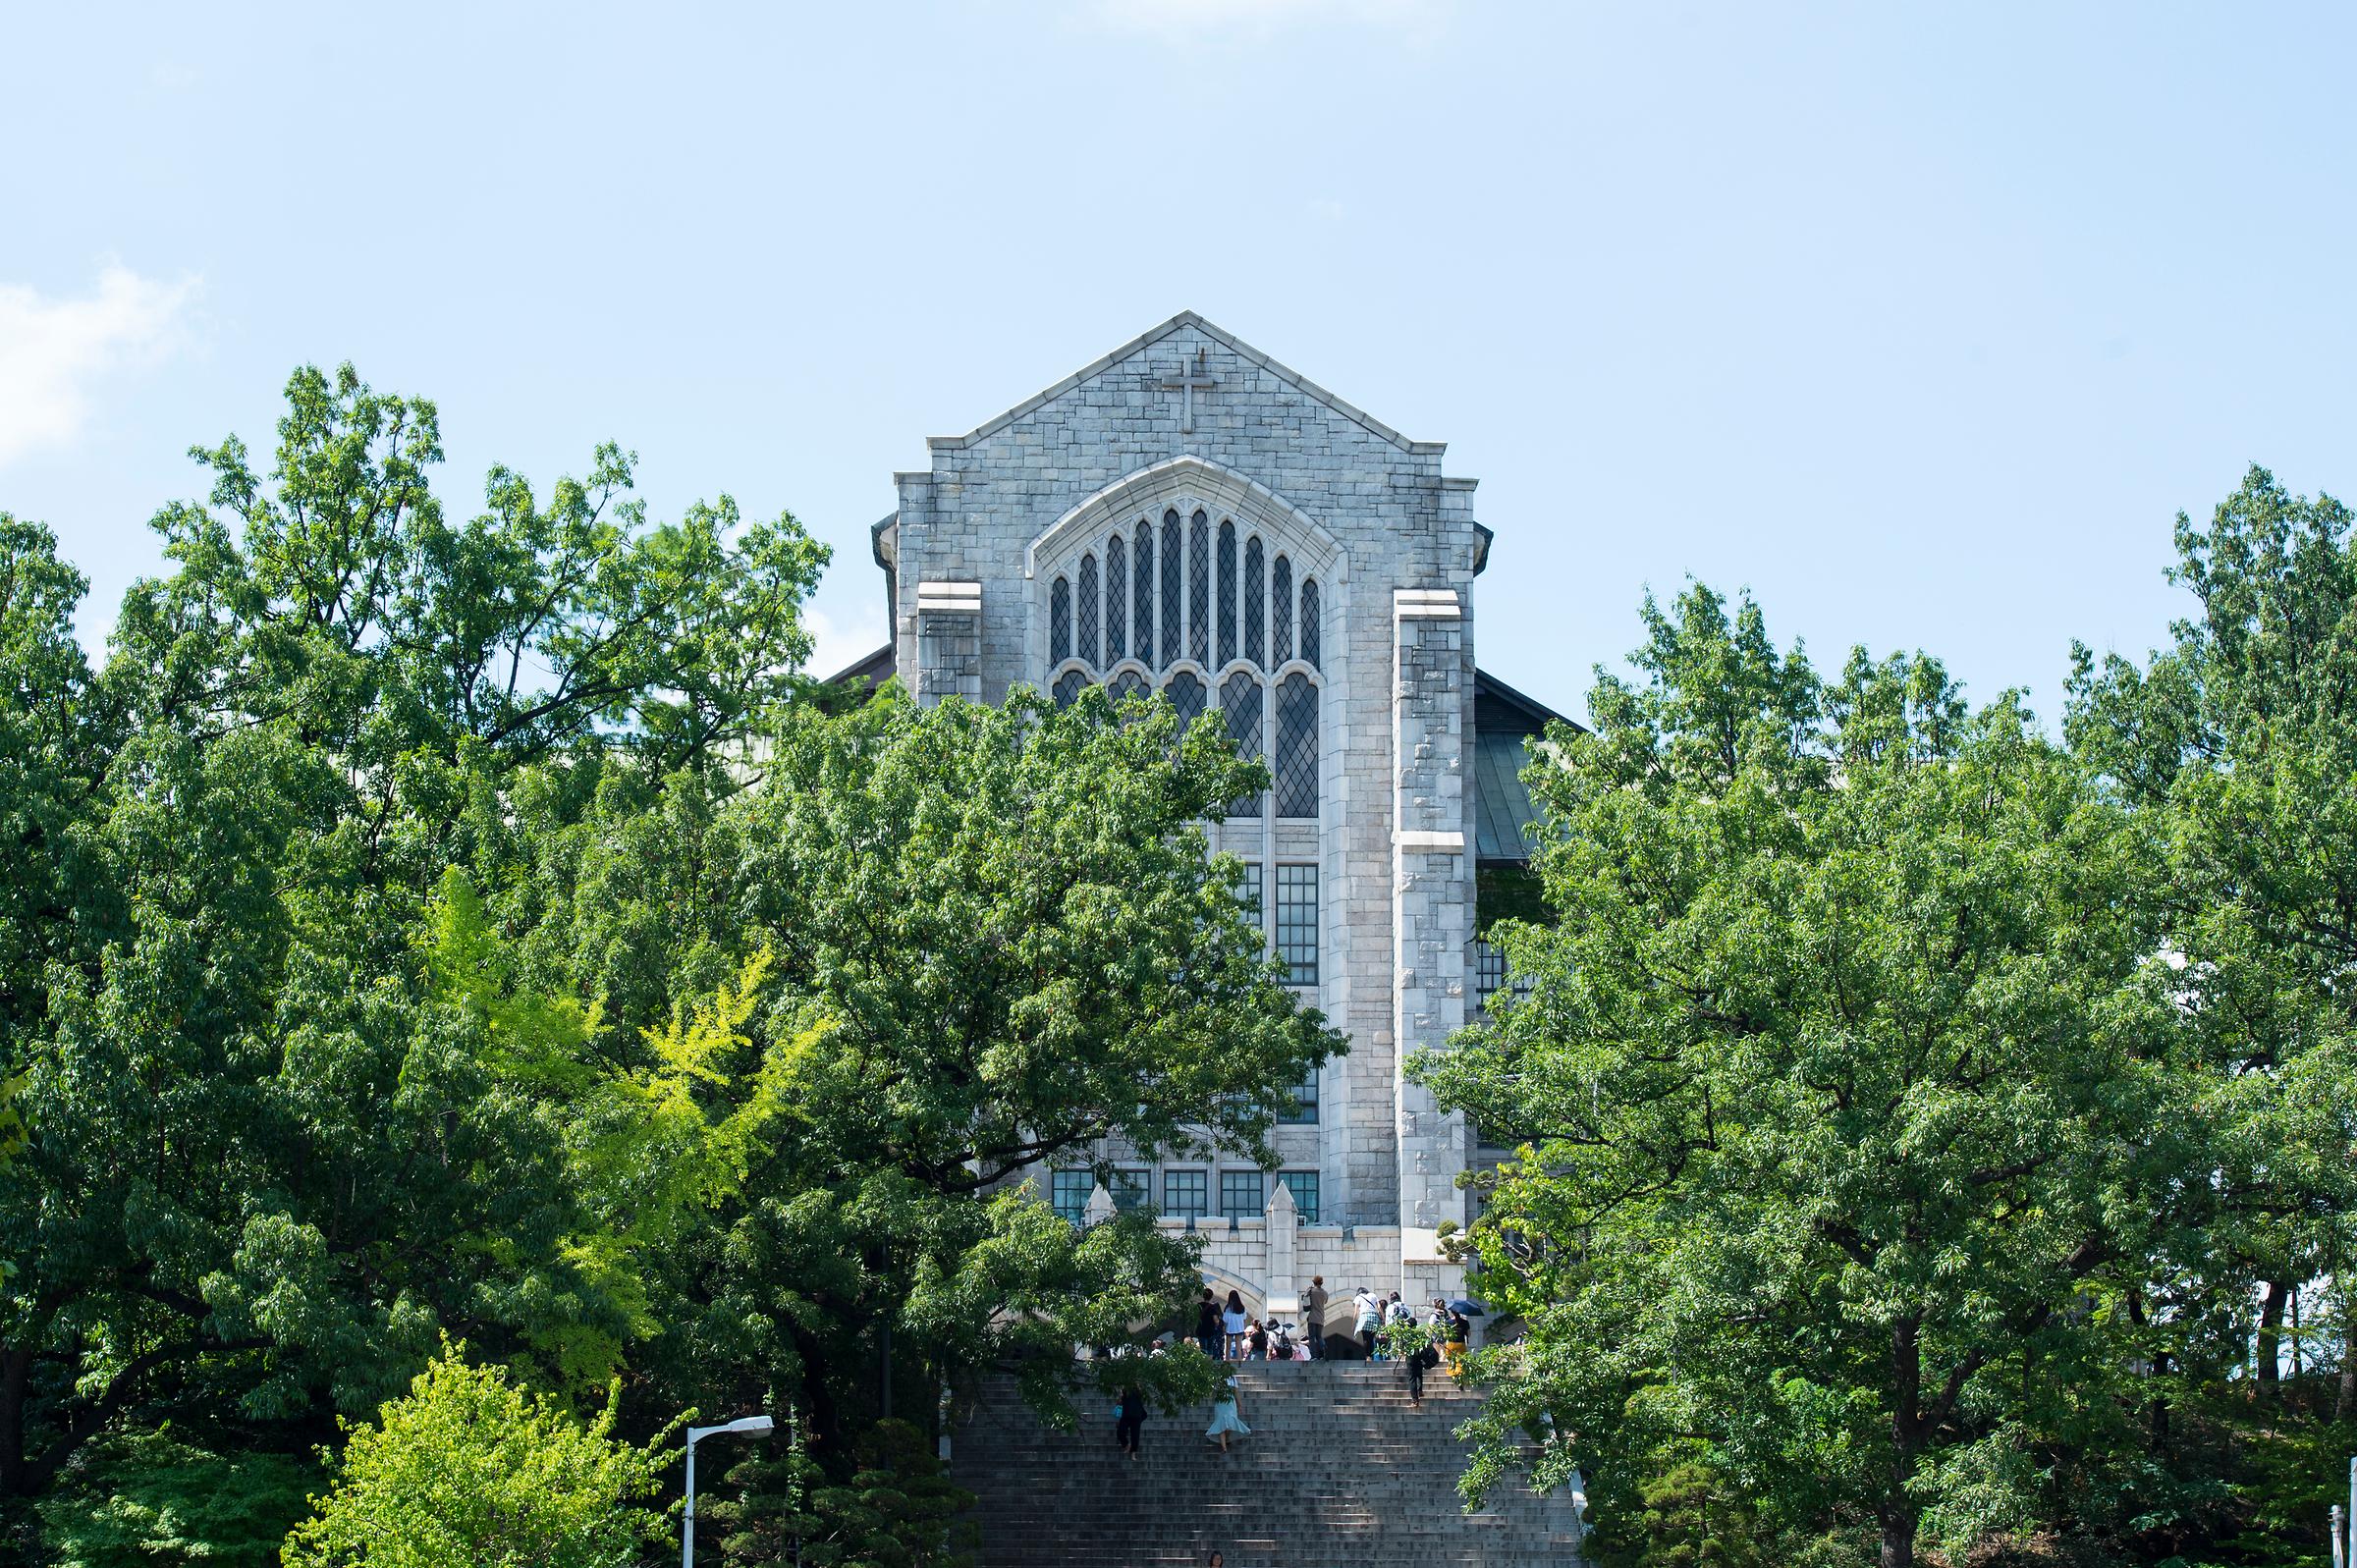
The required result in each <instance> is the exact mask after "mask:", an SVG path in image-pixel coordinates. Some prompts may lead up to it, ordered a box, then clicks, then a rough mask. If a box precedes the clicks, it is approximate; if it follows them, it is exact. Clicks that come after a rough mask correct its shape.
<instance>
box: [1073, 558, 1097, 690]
mask: <svg viewBox="0 0 2357 1568" xmlns="http://www.w3.org/2000/svg"><path fill="white" fill-rule="evenodd" d="M1074 624H1075V625H1076V626H1077V627H1078V629H1079V633H1080V662H1081V663H1082V664H1089V665H1093V664H1095V663H1096V662H1097V653H1098V649H1097V558H1096V557H1095V556H1094V555H1085V556H1082V557H1081V558H1080V613H1079V615H1078V616H1077V617H1075V618H1074Z"/></svg>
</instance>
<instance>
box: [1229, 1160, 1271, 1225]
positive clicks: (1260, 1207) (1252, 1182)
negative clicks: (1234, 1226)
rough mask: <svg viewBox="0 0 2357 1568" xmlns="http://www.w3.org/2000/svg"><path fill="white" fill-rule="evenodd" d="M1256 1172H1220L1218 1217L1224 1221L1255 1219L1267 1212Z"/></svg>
mask: <svg viewBox="0 0 2357 1568" xmlns="http://www.w3.org/2000/svg"><path fill="white" fill-rule="evenodd" d="M1267 1208H1268V1200H1267V1199H1266V1198H1264V1197H1262V1196H1261V1181H1260V1172H1259V1171H1257V1170H1223V1171H1221V1172H1220V1216H1221V1217H1223V1218H1226V1219H1257V1218H1259V1217H1260V1216H1261V1215H1262V1214H1263V1213H1264V1212H1265V1211H1266V1210H1267Z"/></svg>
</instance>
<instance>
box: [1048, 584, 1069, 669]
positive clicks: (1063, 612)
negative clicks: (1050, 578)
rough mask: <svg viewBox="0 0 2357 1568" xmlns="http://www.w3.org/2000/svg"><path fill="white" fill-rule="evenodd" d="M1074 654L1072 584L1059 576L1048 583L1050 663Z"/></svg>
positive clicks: (1059, 662) (1057, 663)
mask: <svg viewBox="0 0 2357 1568" xmlns="http://www.w3.org/2000/svg"><path fill="white" fill-rule="evenodd" d="M1071 656H1072V585H1071V584H1070V583H1069V582H1067V581H1066V580H1065V579H1064V578H1062V577H1058V578H1057V579H1056V580H1055V581H1054V582H1052V583H1050V584H1049V585H1048V663H1050V664H1052V665H1060V664H1062V663H1064V662H1065V661H1066V660H1067V659H1069V658H1070V657H1071Z"/></svg>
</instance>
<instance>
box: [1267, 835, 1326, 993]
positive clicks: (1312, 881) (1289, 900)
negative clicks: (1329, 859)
mask: <svg viewBox="0 0 2357 1568" xmlns="http://www.w3.org/2000/svg"><path fill="white" fill-rule="evenodd" d="M1277 956H1278V957H1280V958H1282V959H1284V960H1285V967H1286V975H1285V983H1286V984H1287V985H1288V986H1314V985H1316V984H1317V983H1318V868H1317V867H1316V866H1313V865H1281V866H1279V867H1278V868H1277Z"/></svg>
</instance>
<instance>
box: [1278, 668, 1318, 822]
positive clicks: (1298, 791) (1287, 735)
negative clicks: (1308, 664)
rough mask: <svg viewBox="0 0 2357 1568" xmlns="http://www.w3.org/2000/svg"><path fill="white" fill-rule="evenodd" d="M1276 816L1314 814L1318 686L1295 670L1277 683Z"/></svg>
mask: <svg viewBox="0 0 2357 1568" xmlns="http://www.w3.org/2000/svg"><path fill="white" fill-rule="evenodd" d="M1270 762H1271V764H1272V767H1271V769H1270V771H1271V772H1272V773H1273V774H1275V775H1276V784H1277V787H1276V791H1275V793H1276V801H1277V815H1278V816H1280V817H1314V816H1316V815H1317V814H1318V686H1317V682H1316V681H1314V680H1312V679H1310V678H1309V676H1305V675H1303V674H1302V673H1301V672H1300V671H1298V670H1296V671H1294V672H1293V673H1292V674H1291V675H1289V676H1286V677H1285V678H1284V679H1283V680H1282V681H1280V682H1278V685H1277V755H1276V756H1274V757H1272V758H1271V759H1270Z"/></svg>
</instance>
